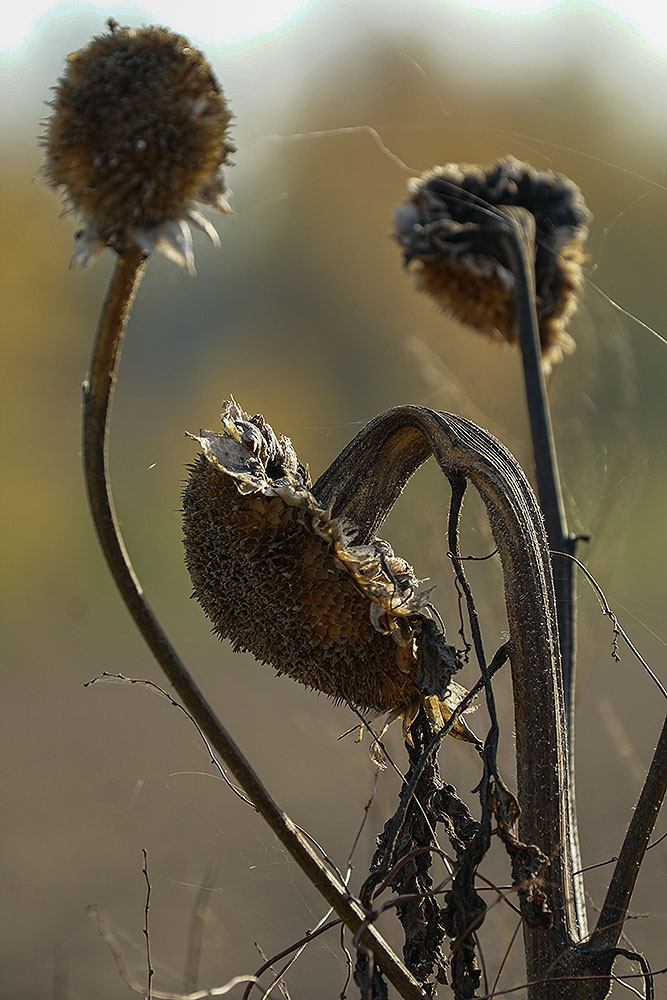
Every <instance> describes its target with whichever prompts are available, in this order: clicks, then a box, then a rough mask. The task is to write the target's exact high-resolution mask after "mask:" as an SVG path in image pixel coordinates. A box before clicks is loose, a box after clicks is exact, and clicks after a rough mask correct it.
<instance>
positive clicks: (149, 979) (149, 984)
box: [141, 847, 155, 1000]
mask: <svg viewBox="0 0 667 1000" xmlns="http://www.w3.org/2000/svg"><path fill="white" fill-rule="evenodd" d="M141 853H142V854H143V857H144V867H143V868H142V869H141V870H142V872H143V876H144V878H145V879H146V903H145V905H144V937H145V938H146V1000H153V976H154V975H155V969H154V968H153V963H152V962H151V934H150V928H149V925H148V918H149V914H150V909H151V882H150V879H149V877H148V852H147V850H146V848H145V847H142V849H141Z"/></svg>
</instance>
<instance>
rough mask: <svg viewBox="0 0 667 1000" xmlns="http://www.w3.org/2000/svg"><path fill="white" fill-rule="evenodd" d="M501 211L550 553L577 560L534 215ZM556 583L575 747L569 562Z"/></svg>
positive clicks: (556, 570) (557, 570)
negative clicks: (547, 358) (543, 344)
mask: <svg viewBox="0 0 667 1000" xmlns="http://www.w3.org/2000/svg"><path fill="white" fill-rule="evenodd" d="M500 211H501V212H502V213H503V214H504V215H505V216H506V217H507V219H508V221H509V222H510V227H509V229H508V230H507V234H506V242H507V246H508V249H509V252H510V255H511V258H512V263H513V265H514V266H513V273H514V281H515V299H516V316H517V330H518V335H519V346H520V348H521V359H522V362H523V378H524V386H525V390H526V403H527V406H528V418H529V421H530V433H531V437H532V442H533V455H534V459H535V480H536V483H537V496H538V499H539V501H540V507H541V508H542V513H543V514H544V523H545V527H546V529H547V538H548V539H549V547H550V548H551V549H553V550H554V551H556V552H566V553H568V554H569V555H574V554H575V550H576V538H574V537H573V536H571V535H570V533H569V531H568V528H567V521H566V518H565V507H564V505H563V495H562V490H561V484H560V476H559V474H558V462H557V460H556V448H555V445H554V437H553V430H552V427H551V413H550V411H549V401H548V398H547V392H546V385H545V381H544V372H543V371H542V364H541V361H540V338H539V326H538V320H537V309H536V297H535V265H534V261H535V219H534V217H533V216H532V215H531V214H530V212H528V211H526V210H525V209H522V208H518V207H515V206H512V207H508V206H503V207H502V208H501V209H500ZM553 577H554V590H555V592H556V611H557V615H558V634H559V639H560V653H561V664H562V670H563V690H564V696H565V711H566V713H567V719H568V733H569V736H570V745H571V746H572V745H573V730H574V672H575V653H576V623H575V604H574V602H575V592H574V587H575V581H574V573H573V569H572V566H571V565H570V566H568V564H567V562H565V561H560V562H559V563H557V564H556V565H554V566H553Z"/></svg>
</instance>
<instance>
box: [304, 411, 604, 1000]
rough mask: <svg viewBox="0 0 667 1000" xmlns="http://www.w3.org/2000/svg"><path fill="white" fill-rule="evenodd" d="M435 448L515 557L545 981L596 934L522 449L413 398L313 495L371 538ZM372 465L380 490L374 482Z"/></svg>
mask: <svg viewBox="0 0 667 1000" xmlns="http://www.w3.org/2000/svg"><path fill="white" fill-rule="evenodd" d="M431 454H432V455H434V457H435V458H436V460H437V461H438V463H439V465H440V467H441V469H442V471H443V472H444V473H445V475H447V476H448V477H451V474H452V473H453V474H455V475H460V476H464V477H465V478H467V479H469V480H470V481H471V482H472V483H473V485H474V486H475V487H476V489H477V490H478V492H479V493H480V496H481V498H482V500H483V502H484V504H485V506H486V509H487V513H488V516H489V520H490V522H491V528H492V530H493V535H494V539H495V542H496V544H497V546H498V551H499V553H500V557H501V561H502V564H503V574H504V582H505V601H506V607H507V614H508V623H509V628H510V636H511V654H510V657H511V664H512V686H513V690H514V704H515V723H516V747H517V780H518V790H519V795H518V798H519V802H520V804H521V807H522V810H523V811H522V814H521V817H520V819H519V834H520V837H521V839H522V840H523V841H524V842H526V843H529V844H536V845H537V846H538V847H539V848H540V849H541V850H542V851H543V852H544V854H545V855H546V856H547V857H548V858H549V859H550V864H549V869H548V873H547V879H546V882H545V884H544V891H545V893H546V895H547V897H548V902H549V906H550V909H551V911H552V913H553V921H554V922H553V926H552V928H551V930H550V931H549V932H547V933H545V932H544V931H540V930H537V929H534V928H529V927H526V928H525V929H524V934H525V939H526V940H525V945H526V959H527V964H528V974H529V977H530V979H531V980H539V979H540V978H541V977H542V976H543V975H544V974H545V972H546V970H547V969H548V968H549V967H550V966H551V964H552V963H553V962H554V961H557V960H558V958H559V956H560V955H561V954H563V953H564V952H566V951H567V950H568V949H569V948H571V947H572V946H573V945H575V944H576V943H577V941H578V940H580V939H581V938H582V937H584V936H585V934H586V929H585V927H586V924H585V912H584V910H583V906H582V902H581V891H580V890H581V887H580V885H579V884H578V880H577V879H573V875H572V871H573V866H572V855H571V847H572V844H571V841H570V839H569V836H568V826H569V821H570V816H571V811H570V807H569V783H568V779H567V773H568V772H567V744H566V739H565V719H564V705H563V691H562V674H561V670H560V662H559V649H558V641H557V633H556V629H555V627H554V626H555V601H554V591H553V584H552V575H551V558H550V554H549V548H548V544H547V539H546V537H545V532H544V524H543V519H542V515H541V512H540V510H539V507H538V505H537V503H536V501H535V497H534V495H533V493H532V490H531V489H530V487H529V486H528V483H527V482H526V479H525V477H524V475H523V473H522V471H521V469H520V467H519V466H518V464H517V462H516V460H515V459H514V458H513V456H511V455H510V454H509V452H508V451H507V450H506V449H505V448H504V447H503V446H502V445H501V444H500V443H499V442H498V441H497V440H496V439H495V438H493V437H492V435H490V434H489V433H488V432H486V431H483V430H482V429H481V428H479V427H476V426H475V425H474V424H472V423H471V422H470V421H468V420H465V419H463V418H461V417H457V416H454V415H452V414H446V413H436V412H434V411H433V410H428V409H426V408H424V407H418V406H402V407H396V408H395V409H393V410H389V411H387V412H386V413H384V414H381V415H380V416H379V417H377V418H375V420H373V421H371V423H370V424H368V425H367V426H366V427H365V428H364V429H363V430H362V431H361V432H360V433H359V434H358V435H357V436H356V438H355V439H354V441H352V442H351V443H350V444H349V445H348V446H347V448H346V449H345V450H344V451H343V452H342V454H341V455H340V456H339V457H338V458H337V459H336V460H335V461H334V462H333V463H332V465H331V466H330V468H329V469H328V470H327V471H326V472H325V473H324V474H323V475H322V476H321V477H320V479H319V480H318V482H317V483H316V484H315V486H314V488H313V492H314V493H315V495H316V497H317V498H318V501H319V502H320V503H321V504H322V505H323V506H325V507H327V506H328V505H329V504H332V506H333V513H334V515H338V516H345V517H349V518H350V519H351V520H353V521H354V522H355V523H356V524H357V525H359V526H360V528H361V533H360V536H359V541H360V542H361V541H364V540H365V539H366V538H372V537H374V536H375V534H376V533H377V531H378V530H379V528H380V525H381V524H382V522H383V520H384V518H385V517H386V515H387V513H388V512H389V511H390V510H391V508H392V506H393V504H394V502H395V500H396V498H397V497H398V496H399V494H400V492H401V490H402V489H403V487H404V486H405V484H406V482H407V481H408V480H409V478H410V477H411V476H412V474H413V473H414V472H415V471H416V469H418V468H419V466H420V465H421V464H422V463H423V462H424V461H426V459H427V458H428V457H429V455H431ZM371 469H372V470H373V474H372V481H373V484H374V488H373V490H372V493H371V489H370V486H368V487H366V485H365V484H367V483H369V482H370V480H371V475H370V470H371ZM379 484H380V485H381V488H379ZM577 867H579V866H578V865H577ZM556 991H557V987H553V988H551V987H547V988H545V989H544V990H537V989H536V990H535V991H529V994H528V995H529V997H530V998H531V1000H538V997H539V1000H543V998H546V997H548V998H549V1000H555V998H556V996H557V992H556Z"/></svg>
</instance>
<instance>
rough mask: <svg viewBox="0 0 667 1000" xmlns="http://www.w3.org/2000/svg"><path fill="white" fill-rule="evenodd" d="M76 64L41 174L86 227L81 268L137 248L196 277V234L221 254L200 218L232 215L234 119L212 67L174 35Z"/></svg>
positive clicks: (85, 54) (150, 36) (104, 38)
mask: <svg viewBox="0 0 667 1000" xmlns="http://www.w3.org/2000/svg"><path fill="white" fill-rule="evenodd" d="M108 24H109V28H110V30H109V32H108V33H106V34H103V35H99V36H96V37H95V38H93V39H92V41H91V42H90V43H89V44H88V45H86V46H85V47H84V48H82V49H81V50H80V51H78V52H74V53H73V54H72V55H70V56H69V57H68V60H67V68H66V70H65V73H64V74H63V76H62V78H61V79H60V80H59V82H58V84H57V86H56V87H55V88H54V91H55V96H54V98H53V100H52V101H51V102H50V106H51V107H52V108H53V114H52V115H51V117H50V118H49V119H48V120H47V122H46V130H45V133H44V136H43V138H42V144H43V146H44V148H45V151H46V155H45V163H44V167H43V169H42V174H43V176H44V177H45V179H46V180H47V182H48V183H49V184H50V185H51V186H52V187H54V188H60V189H62V191H63V194H64V199H65V205H66V208H67V210H69V211H72V212H73V213H74V214H75V215H76V217H77V218H78V219H79V220H80V222H81V227H82V228H81V229H80V231H79V232H78V233H77V234H76V237H75V251H74V258H73V259H75V260H78V261H79V262H80V263H81V264H82V265H84V266H85V265H86V264H88V263H90V262H92V261H93V260H94V259H95V258H96V257H97V255H98V254H99V253H100V251H101V250H102V249H103V248H104V247H105V246H110V247H113V248H114V249H116V250H118V251H119V252H123V251H124V250H126V249H128V248H129V247H130V246H132V245H136V246H138V247H140V248H142V249H144V250H146V251H147V252H151V251H153V250H159V251H160V252H161V253H163V254H165V256H167V257H169V258H171V259H172V260H175V261H176V262H177V263H178V264H181V265H182V266H184V267H186V268H187V269H188V271H190V272H193V270H194V259H193V254H192V236H191V233H190V228H189V226H190V224H192V225H194V226H196V227H197V228H199V229H202V230H203V231H204V232H205V233H206V234H207V235H208V236H209V238H210V239H211V241H212V242H213V243H214V245H216V246H217V245H219V240H218V235H217V233H216V231H215V229H214V228H213V226H212V225H211V223H210V222H209V221H208V219H206V218H204V216H203V215H201V214H200V213H199V212H198V211H197V210H196V208H195V204H196V203H197V202H200V203H202V204H204V205H209V206H211V207H213V208H216V209H218V210H219V211H222V212H229V211H230V209H229V205H228V202H227V198H226V188H225V180H224V177H223V173H222V169H221V168H222V165H223V164H225V163H229V160H228V155H229V153H230V152H232V151H233V150H234V148H235V147H234V146H233V144H232V143H231V142H230V140H229V138H228V136H227V128H228V126H229V122H230V119H231V113H230V111H229V108H228V107H227V103H226V101H225V98H224V96H223V93H222V90H221V89H220V85H219V84H218V82H217V80H216V79H215V77H214V75H213V72H212V70H211V67H210V66H209V64H208V63H207V61H206V59H205V58H204V56H203V55H202V53H201V52H199V51H198V50H197V49H195V48H193V47H192V46H191V45H190V43H189V42H188V40H187V38H184V37H183V36H182V35H177V34H174V33H173V32H171V31H168V30H167V29H166V28H161V27H153V26H151V27H145V28H139V29H137V30H134V29H131V28H121V27H118V25H116V24H115V22H113V21H109V22H108Z"/></svg>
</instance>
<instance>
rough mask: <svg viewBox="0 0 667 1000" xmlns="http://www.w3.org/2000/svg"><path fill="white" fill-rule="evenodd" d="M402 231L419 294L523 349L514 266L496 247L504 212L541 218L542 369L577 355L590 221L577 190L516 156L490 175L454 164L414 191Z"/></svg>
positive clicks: (399, 222) (399, 225)
mask: <svg viewBox="0 0 667 1000" xmlns="http://www.w3.org/2000/svg"><path fill="white" fill-rule="evenodd" d="M408 189H409V198H408V200H407V201H406V202H404V203H403V204H401V205H399V206H398V208H397V210H396V213H395V216H394V224H395V231H396V239H397V240H398V242H399V243H400V244H401V245H402V246H403V248H404V261H405V264H406V266H407V267H409V268H410V270H411V271H412V272H413V274H414V276H415V282H416V285H417V288H418V290H419V291H421V292H425V293H426V294H428V295H431V296H432V297H433V298H434V299H435V300H436V301H437V302H438V304H439V305H441V306H442V307H443V308H445V309H447V310H449V311H450V312H451V313H452V314H453V315H454V316H455V317H456V318H457V319H459V320H461V321H462V322H463V323H466V324H468V325H469V326H472V327H474V328H475V329H476V330H479V331H480V332H481V333H485V334H487V335H489V336H490V337H492V338H494V339H496V340H500V341H504V342H507V343H510V344H514V343H516V341H517V326H516V310H515V304H514V275H513V273H512V265H511V263H510V261H509V259H508V257H507V255H506V252H505V251H504V250H503V248H502V246H501V244H500V241H499V240H498V239H497V232H498V220H497V218H496V217H495V215H494V208H495V207H496V206H519V207H521V208H525V209H527V210H528V211H529V212H530V213H531V214H532V215H533V217H534V219H535V230H536V239H535V242H536V256H535V284H536V293H537V313H538V321H539V333H540V343H541V348H542V364H543V367H544V368H545V369H546V370H548V369H549V368H550V367H551V365H552V364H553V362H555V361H558V360H560V358H561V357H562V355H563V352H568V351H572V350H573V349H574V341H573V340H572V338H571V337H570V335H569V334H568V333H567V332H566V329H565V328H566V325H567V322H568V320H569V318H570V316H571V315H572V313H573V312H574V310H575V308H576V305H577V296H578V293H579V290H580V288H581V285H582V282H583V272H582V263H583V261H584V259H585V255H584V251H583V244H584V242H585V239H586V236H587V234H588V223H589V222H590V218H591V216H590V212H589V211H588V209H587V208H586V205H585V203H584V200H583V197H582V195H581V192H580V191H579V188H578V187H577V186H576V185H575V184H574V183H573V182H572V181H570V180H569V179H568V178H567V177H564V176H562V175H560V174H556V173H554V172H553V171H551V170H548V171H544V172H538V171H536V170H535V169H534V168H533V167H531V166H529V165H528V164H526V163H521V162H520V161H519V160H516V159H514V157H511V156H508V157H506V158H504V159H502V160H499V161H498V162H497V163H494V164H491V165H490V166H486V167H480V166H476V165H471V164H464V165H459V164H454V163H450V164H447V165H446V166H444V167H434V168H433V170H429V171H427V172H426V173H424V174H422V176H421V177H418V178H413V179H412V180H411V181H410V182H409V187H408Z"/></svg>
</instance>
